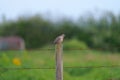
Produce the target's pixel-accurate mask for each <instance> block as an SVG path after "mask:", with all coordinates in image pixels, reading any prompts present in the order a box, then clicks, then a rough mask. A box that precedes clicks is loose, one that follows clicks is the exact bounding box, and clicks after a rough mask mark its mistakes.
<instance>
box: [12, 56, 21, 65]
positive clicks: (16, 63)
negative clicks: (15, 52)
mask: <svg viewBox="0 0 120 80" xmlns="http://www.w3.org/2000/svg"><path fill="white" fill-rule="evenodd" d="M13 64H15V65H17V66H20V65H21V61H20V59H19V58H14V59H13Z"/></svg>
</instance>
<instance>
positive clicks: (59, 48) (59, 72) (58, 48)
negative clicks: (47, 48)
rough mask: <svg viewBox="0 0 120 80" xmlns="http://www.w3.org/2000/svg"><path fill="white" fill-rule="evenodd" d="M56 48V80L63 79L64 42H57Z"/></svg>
mask: <svg viewBox="0 0 120 80" xmlns="http://www.w3.org/2000/svg"><path fill="white" fill-rule="evenodd" d="M55 50H56V80H63V60H62V52H63V45H62V43H57V44H56V46H55Z"/></svg>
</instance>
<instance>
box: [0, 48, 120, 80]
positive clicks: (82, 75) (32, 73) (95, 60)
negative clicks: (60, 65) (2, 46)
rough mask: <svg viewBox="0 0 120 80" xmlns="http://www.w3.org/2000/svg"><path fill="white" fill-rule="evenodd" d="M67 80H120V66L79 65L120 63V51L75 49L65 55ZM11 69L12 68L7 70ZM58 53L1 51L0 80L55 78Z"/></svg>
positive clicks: (49, 79)
mask: <svg viewBox="0 0 120 80" xmlns="http://www.w3.org/2000/svg"><path fill="white" fill-rule="evenodd" d="M63 61H64V67H73V68H64V80H120V75H119V74H120V67H112V68H111V67H108V68H106V67H102V68H91V67H88V68H75V67H77V66H81V67H84V66H93V67H94V66H111V65H120V55H119V54H118V53H110V52H102V51H93V50H71V51H64V54H63ZM7 68H11V69H7ZM13 68H55V53H54V50H51V51H42V50H41V51H38V50H36V51H5V52H0V80H55V69H13Z"/></svg>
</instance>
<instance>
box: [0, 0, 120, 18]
mask: <svg viewBox="0 0 120 80" xmlns="http://www.w3.org/2000/svg"><path fill="white" fill-rule="evenodd" d="M105 10H108V11H112V12H114V13H116V14H118V13H119V12H120V0H0V19H1V18H2V17H1V16H2V15H5V16H6V18H7V19H15V18H17V17H19V16H20V15H24V14H25V15H27V14H28V15H34V14H39V13H41V14H47V15H48V17H49V15H52V16H54V17H57V16H63V15H64V16H67V17H72V18H78V17H79V16H80V15H84V14H85V13H87V12H93V13H96V15H97V14H98V13H101V12H102V11H105Z"/></svg>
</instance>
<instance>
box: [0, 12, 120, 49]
mask: <svg viewBox="0 0 120 80" xmlns="http://www.w3.org/2000/svg"><path fill="white" fill-rule="evenodd" d="M86 16H87V17H85V16H83V17H80V18H79V20H78V21H73V20H70V19H67V18H63V19H61V20H59V21H55V22H52V21H50V20H47V19H45V18H44V17H42V16H41V15H35V16H29V17H20V18H18V20H16V21H3V22H1V23H0V36H13V35H15V36H20V37H22V38H23V39H24V40H25V43H26V48H40V47H43V46H44V45H48V44H51V43H52V42H53V40H54V39H55V37H56V36H58V35H60V34H62V33H64V34H65V35H66V37H65V39H72V38H74V37H75V38H77V39H78V40H80V41H82V42H85V44H86V45H87V46H88V47H90V48H102V49H104V50H111V51H120V47H119V46H120V37H119V34H120V14H119V15H115V14H113V13H112V12H108V11H106V12H104V13H103V14H102V15H101V16H100V18H99V19H98V18H97V19H96V18H95V17H94V16H93V15H92V14H91V15H89V13H88V15H86Z"/></svg>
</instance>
